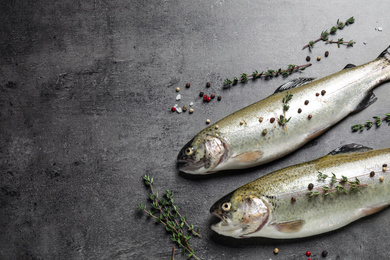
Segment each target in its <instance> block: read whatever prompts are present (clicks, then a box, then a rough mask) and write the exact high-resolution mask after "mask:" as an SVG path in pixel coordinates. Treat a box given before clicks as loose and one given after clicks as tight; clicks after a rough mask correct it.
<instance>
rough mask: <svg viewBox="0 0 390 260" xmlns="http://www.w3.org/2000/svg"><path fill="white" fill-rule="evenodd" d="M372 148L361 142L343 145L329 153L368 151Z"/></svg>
mask: <svg viewBox="0 0 390 260" xmlns="http://www.w3.org/2000/svg"><path fill="white" fill-rule="evenodd" d="M370 150H372V148H370V147H367V146H363V145H361V144H346V145H343V146H341V147H339V148H337V149H335V150H333V151H331V152H330V153H329V155H336V154H343V153H358V152H367V151H370Z"/></svg>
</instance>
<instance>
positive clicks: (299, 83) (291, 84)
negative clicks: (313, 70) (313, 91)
mask: <svg viewBox="0 0 390 260" xmlns="http://www.w3.org/2000/svg"><path fill="white" fill-rule="evenodd" d="M315 79H316V78H297V79H293V80H290V81H287V82H286V83H284V84H283V85H281V86H279V87H278V88H277V89H276V90H275V92H274V94H275V93H278V92H283V91H286V90H289V89H292V88H297V87H300V86H303V85H306V84H307V83H310V82H312V81H313V80H315Z"/></svg>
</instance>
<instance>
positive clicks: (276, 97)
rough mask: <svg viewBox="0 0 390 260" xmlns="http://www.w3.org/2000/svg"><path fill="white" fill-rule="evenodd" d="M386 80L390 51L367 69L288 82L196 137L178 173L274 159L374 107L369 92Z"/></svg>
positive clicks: (238, 166) (348, 69)
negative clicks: (333, 126)
mask: <svg viewBox="0 0 390 260" xmlns="http://www.w3.org/2000/svg"><path fill="white" fill-rule="evenodd" d="M389 79H390V46H389V47H388V48H387V49H386V50H385V51H383V52H382V53H381V54H380V55H379V57H378V58H377V59H375V60H373V61H371V62H369V63H366V64H363V65H360V66H355V65H352V64H348V65H347V66H346V67H345V68H344V69H343V70H342V71H340V72H338V73H335V74H333V75H330V76H327V77H325V78H322V79H319V80H314V79H313V78H298V79H295V80H292V81H290V82H287V83H285V84H283V85H282V86H280V87H279V88H278V89H277V90H276V91H275V93H274V94H273V95H271V96H269V97H267V98H265V99H263V100H261V101H259V102H257V103H254V104H252V105H250V106H248V107H246V108H243V109H241V110H239V111H237V112H235V113H233V114H231V115H229V116H227V117H225V118H223V119H221V120H220V121H218V122H216V123H215V124H213V125H210V126H209V127H207V128H205V129H204V130H202V131H201V132H200V133H198V134H197V135H196V136H195V137H194V138H193V139H192V140H191V141H190V142H188V143H187V144H186V145H185V146H184V147H183V148H182V150H181V151H180V153H179V155H178V157H177V162H178V167H179V169H180V170H181V171H183V172H186V173H191V174H208V173H212V172H216V171H220V170H227V169H242V168H248V167H252V166H256V165H260V164H264V163H267V162H270V161H273V160H275V159H278V158H280V157H282V156H284V155H286V154H288V153H291V152H292V151H294V150H296V149H298V148H299V147H301V146H302V145H304V144H305V143H307V142H309V141H310V140H312V139H314V138H315V137H317V136H319V135H321V134H322V133H323V132H325V131H326V130H327V129H329V128H330V127H331V126H332V125H334V124H336V123H337V122H339V121H340V120H342V119H343V118H344V117H346V116H348V115H349V114H351V113H353V112H357V111H360V110H362V109H364V108H366V107H367V106H369V105H371V104H372V103H374V102H375V101H376V99H377V98H376V97H375V95H374V94H373V92H372V90H373V89H374V88H375V87H376V86H378V85H379V84H381V83H382V82H385V81H388V80H389ZM291 95H292V97H291ZM289 98H291V99H290V100H289ZM287 100H288V102H286V101H287ZM283 101H285V102H283ZM289 119H290V120H289ZM288 120H289V121H288ZM286 121H288V122H286Z"/></svg>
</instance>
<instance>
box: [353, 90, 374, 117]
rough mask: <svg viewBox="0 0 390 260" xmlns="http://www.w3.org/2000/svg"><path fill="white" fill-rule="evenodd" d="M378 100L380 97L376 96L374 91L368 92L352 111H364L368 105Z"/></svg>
mask: <svg viewBox="0 0 390 260" xmlns="http://www.w3.org/2000/svg"><path fill="white" fill-rule="evenodd" d="M377 100H378V98H377V97H376V96H375V94H374V93H373V92H372V91H370V92H368V94H367V95H366V96H365V97H364V99H363V100H362V101H361V102H360V103H359V105H358V106H357V107H356V108H355V110H354V111H352V113H357V112H360V111H362V110H363V109H365V108H366V107H368V106H370V105H372V104H373V103H375V101H377Z"/></svg>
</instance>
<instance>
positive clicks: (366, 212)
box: [360, 204, 389, 216]
mask: <svg viewBox="0 0 390 260" xmlns="http://www.w3.org/2000/svg"><path fill="white" fill-rule="evenodd" d="M388 205H389V204H380V205H376V206H372V207H366V208H362V209H360V212H361V214H362V215H363V216H368V215H371V214H374V213H377V212H379V211H381V210H382V209H384V208H386V207H387V206H388Z"/></svg>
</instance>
